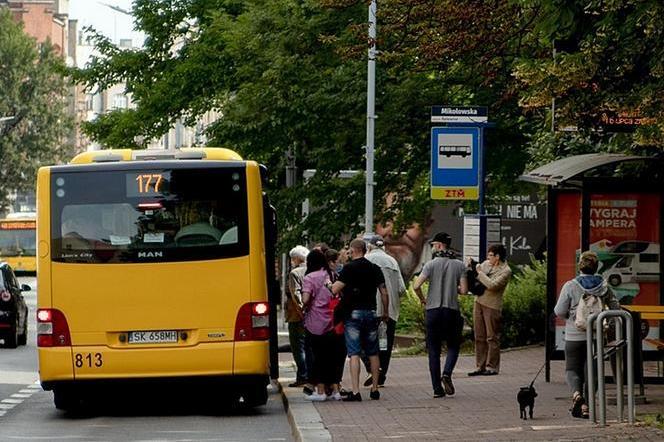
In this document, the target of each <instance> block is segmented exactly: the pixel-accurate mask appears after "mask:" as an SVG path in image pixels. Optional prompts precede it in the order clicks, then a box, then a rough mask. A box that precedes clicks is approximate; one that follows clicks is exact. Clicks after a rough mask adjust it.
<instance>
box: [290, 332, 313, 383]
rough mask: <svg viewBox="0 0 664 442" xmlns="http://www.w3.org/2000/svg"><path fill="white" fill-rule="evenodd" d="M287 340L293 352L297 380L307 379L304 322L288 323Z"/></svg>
mask: <svg viewBox="0 0 664 442" xmlns="http://www.w3.org/2000/svg"><path fill="white" fill-rule="evenodd" d="M288 340H289V341H290V346H291V353H293V359H294V360H295V365H297V380H298V381H306V380H307V379H308V372H307V363H306V361H307V357H306V353H305V344H304V322H302V321H298V322H289V323H288Z"/></svg>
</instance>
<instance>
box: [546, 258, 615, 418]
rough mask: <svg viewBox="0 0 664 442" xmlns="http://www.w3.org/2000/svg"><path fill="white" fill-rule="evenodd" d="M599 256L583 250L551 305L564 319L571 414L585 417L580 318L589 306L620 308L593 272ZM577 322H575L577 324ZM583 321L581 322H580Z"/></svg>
mask: <svg viewBox="0 0 664 442" xmlns="http://www.w3.org/2000/svg"><path fill="white" fill-rule="evenodd" d="M598 266H599V259H598V258H597V254H595V253H594V252H590V251H586V252H583V253H581V256H580V257H579V271H580V274H579V276H577V277H576V278H574V279H571V280H569V281H567V282H566V283H565V284H564V285H563V288H562V289H561V290H560V296H559V297H558V302H557V303H556V306H555V307H554V309H553V310H554V312H555V314H556V316H558V317H559V318H561V319H564V320H565V321H566V322H565V380H566V381H567V385H569V387H570V390H571V392H572V409H571V411H572V416H573V417H578V418H583V419H588V417H589V409H588V405H587V404H586V400H585V396H586V395H587V392H588V385H585V379H586V373H587V370H588V366H587V365H588V364H587V362H588V361H586V330H585V323H584V321H583V320H582V318H578V319H579V321H577V312H579V314H578V316H582V315H583V314H584V312H587V308H586V307H587V306H589V305H597V304H599V305H601V306H602V307H601V308H604V307H608V308H609V309H611V310H618V309H620V304H619V303H618V301H617V300H616V297H615V296H614V294H613V292H612V291H611V289H610V288H609V287H608V286H607V284H606V281H604V279H603V278H602V277H601V276H600V275H596V274H595V273H596V272H597V268H598ZM577 324H579V325H577ZM581 324H583V325H581Z"/></svg>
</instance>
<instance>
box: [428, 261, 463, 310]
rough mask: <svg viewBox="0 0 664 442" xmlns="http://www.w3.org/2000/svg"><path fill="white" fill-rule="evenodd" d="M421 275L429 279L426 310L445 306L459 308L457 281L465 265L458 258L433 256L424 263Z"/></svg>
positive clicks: (459, 280)
mask: <svg viewBox="0 0 664 442" xmlns="http://www.w3.org/2000/svg"><path fill="white" fill-rule="evenodd" d="M422 276H424V277H425V278H427V279H428V280H429V292H428V293H427V306H426V308H427V310H430V309H434V308H439V307H446V308H450V309H453V310H459V289H458V287H459V283H460V282H461V278H465V277H466V266H464V265H463V263H462V262H461V261H459V260H458V259H450V258H434V259H432V260H431V261H429V262H427V263H426V264H424V267H423V268H422Z"/></svg>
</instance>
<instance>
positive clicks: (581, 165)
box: [519, 153, 652, 186]
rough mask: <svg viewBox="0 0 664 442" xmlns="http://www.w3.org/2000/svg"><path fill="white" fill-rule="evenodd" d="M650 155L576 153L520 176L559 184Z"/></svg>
mask: <svg viewBox="0 0 664 442" xmlns="http://www.w3.org/2000/svg"><path fill="white" fill-rule="evenodd" d="M650 159H652V158H650V157H643V156H635V155H623V154H607V153H590V154H584V155H574V156H571V157H567V158H562V159H560V160H556V161H553V162H551V163H548V164H545V165H544V166H541V167H538V168H537V169H535V170H532V171H530V172H526V173H524V174H523V175H521V176H520V177H519V179H520V180H522V181H528V182H531V183H536V184H544V185H548V186H557V185H558V184H560V183H564V182H565V181H568V180H570V179H572V178H574V177H578V176H579V175H582V174H584V173H585V172H588V171H591V170H594V169H597V168H599V167H602V166H606V165H609V164H616V163H622V162H625V161H639V160H641V161H643V160H650Z"/></svg>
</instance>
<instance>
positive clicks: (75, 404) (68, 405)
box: [53, 387, 81, 411]
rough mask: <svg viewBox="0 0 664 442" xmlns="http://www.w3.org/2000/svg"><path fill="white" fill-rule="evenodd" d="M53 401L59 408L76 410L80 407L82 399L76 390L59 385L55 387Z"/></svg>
mask: <svg viewBox="0 0 664 442" xmlns="http://www.w3.org/2000/svg"><path fill="white" fill-rule="evenodd" d="M53 403H54V404H55V408H57V409H58V410H65V411H75V410H76V409H78V408H79V407H80V404H81V399H80V398H79V397H78V394H77V393H76V391H75V390H73V389H71V388H66V387H58V388H54V389H53Z"/></svg>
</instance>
